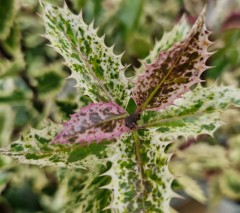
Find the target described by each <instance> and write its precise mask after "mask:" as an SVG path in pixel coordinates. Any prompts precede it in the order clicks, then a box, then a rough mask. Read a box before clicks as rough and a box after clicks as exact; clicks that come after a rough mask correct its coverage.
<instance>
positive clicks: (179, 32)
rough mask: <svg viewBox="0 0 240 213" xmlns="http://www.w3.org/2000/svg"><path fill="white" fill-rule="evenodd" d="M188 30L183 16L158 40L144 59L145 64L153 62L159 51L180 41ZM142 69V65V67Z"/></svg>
mask: <svg viewBox="0 0 240 213" xmlns="http://www.w3.org/2000/svg"><path fill="white" fill-rule="evenodd" d="M188 32H189V25H188V23H187V19H186V17H185V16H183V17H182V18H181V19H180V21H179V22H178V23H177V24H176V25H175V26H174V28H173V29H172V30H171V31H169V32H166V33H164V34H163V36H162V38H161V40H160V41H158V42H157V43H156V44H155V46H154V48H153V50H152V51H151V52H150V54H149V55H148V56H147V57H146V58H145V59H144V63H145V64H151V63H153V62H154V61H155V60H156V59H157V58H158V56H159V52H160V51H166V50H168V49H169V48H171V47H172V46H173V45H174V44H176V43H178V42H181V41H182V40H183V39H184V38H185V37H186V36H187V33H188ZM143 69H144V67H143Z"/></svg>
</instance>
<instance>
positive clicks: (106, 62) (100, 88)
mask: <svg viewBox="0 0 240 213" xmlns="http://www.w3.org/2000/svg"><path fill="white" fill-rule="evenodd" d="M41 5H42V8H43V10H44V14H43V20H44V22H45V27H46V32H47V34H46V35H45V37H46V38H47V39H49V41H50V42H51V46H52V47H53V48H54V49H55V50H56V51H57V52H58V53H60V54H61V55H62V56H63V57H64V59H65V60H66V65H67V66H69V68H70V69H71V71H72V74H71V76H70V77H71V78H74V79H75V80H76V81H77V85H76V86H79V87H81V88H83V89H84V90H83V91H84V94H85V95H88V96H89V97H90V98H91V99H92V100H93V101H94V102H98V101H105V102H109V101H113V102H115V103H117V104H119V105H121V106H123V107H126V105H127V103H128V100H129V92H128V90H127V89H126V88H127V80H126V78H125V75H124V71H125V69H126V67H125V66H123V65H122V63H121V58H122V55H115V54H114V52H113V47H111V48H109V47H107V46H106V45H105V43H104V36H103V37H101V38H100V37H98V35H97V29H95V28H94V23H93V22H92V23H91V24H90V25H87V24H85V22H84V21H83V18H82V14H79V15H74V14H73V13H72V12H71V11H70V10H69V9H67V8H66V7H64V8H57V7H54V6H52V5H50V4H48V3H45V2H41Z"/></svg>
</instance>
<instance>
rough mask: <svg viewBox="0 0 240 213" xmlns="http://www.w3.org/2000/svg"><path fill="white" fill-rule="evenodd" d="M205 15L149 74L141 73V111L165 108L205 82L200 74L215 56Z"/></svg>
mask: <svg viewBox="0 0 240 213" xmlns="http://www.w3.org/2000/svg"><path fill="white" fill-rule="evenodd" d="M204 17H205V10H204V11H203V12H202V14H201V15H200V16H199V18H198V20H197V21H196V23H195V25H194V26H193V28H192V30H191V31H190V32H189V34H188V36H187V37H186V38H185V39H184V40H183V41H182V42H180V43H178V44H176V45H174V46H173V47H171V48H170V49H169V50H167V51H162V52H160V55H159V57H158V59H157V60H156V61H155V62H154V63H152V64H150V65H148V64H147V65H146V71H145V73H143V74H142V75H139V76H138V79H137V82H136V84H135V86H134V88H133V89H132V93H133V94H132V97H133V99H134V100H135V102H136V104H137V105H138V111H143V110H144V109H148V110H149V109H152V110H157V109H163V108H165V107H166V106H169V105H170V104H172V103H173V101H174V100H175V99H176V98H178V97H179V96H180V95H182V94H183V93H185V92H187V91H188V90H189V88H190V87H191V86H192V85H194V84H196V83H198V82H200V81H201V79H200V75H201V74H202V72H203V71H205V70H206V69H207V68H208V67H207V66H206V65H205V62H206V60H207V59H208V57H209V56H210V55H211V54H210V53H208V52H207V49H208V47H209V46H210V44H211V42H210V41H209V40H208V35H209V32H208V31H207V29H206V26H205V22H204Z"/></svg>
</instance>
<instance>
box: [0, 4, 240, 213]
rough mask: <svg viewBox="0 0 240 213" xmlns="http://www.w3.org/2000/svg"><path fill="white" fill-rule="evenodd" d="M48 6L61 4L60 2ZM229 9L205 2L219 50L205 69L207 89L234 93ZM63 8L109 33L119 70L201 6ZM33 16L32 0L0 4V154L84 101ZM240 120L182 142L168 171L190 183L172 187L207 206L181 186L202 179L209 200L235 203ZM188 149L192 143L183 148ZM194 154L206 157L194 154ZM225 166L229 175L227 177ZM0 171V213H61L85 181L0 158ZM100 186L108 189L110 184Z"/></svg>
mask: <svg viewBox="0 0 240 213" xmlns="http://www.w3.org/2000/svg"><path fill="white" fill-rule="evenodd" d="M48 2H50V3H52V4H54V5H62V4H63V1H62V0H51V1H50V0H49V1H48ZM216 2H217V3H216ZM226 2H228V1H224V0H221V1H209V7H208V11H210V12H209V13H208V19H207V20H208V21H209V23H208V25H209V27H211V29H212V30H213V31H214V36H213V37H214V39H216V41H217V42H216V44H215V45H214V47H212V48H213V49H217V48H219V47H220V48H221V49H220V50H219V51H218V53H216V54H215V55H214V56H213V57H212V58H211V59H210V60H209V64H210V65H213V66H216V68H213V69H211V70H209V71H207V72H206V74H204V75H205V76H204V78H205V79H207V84H211V83H212V82H213V81H215V80H216V78H218V79H219V81H220V80H221V82H224V83H225V84H233V83H234V84H236V85H238V86H239V78H240V73H239V72H240V70H239V67H240V66H239V63H240V60H239V59H240V53H239V51H240V49H239V45H240V30H239V29H238V27H239V24H240V21H239V17H240V15H239V14H240V9H238V8H239V6H240V3H239V1H237V0H232V1H231V3H229V2H228V4H226ZM66 3H67V5H68V6H69V7H70V8H71V10H72V11H73V12H75V13H78V12H79V11H80V10H83V17H84V19H85V21H86V22H87V23H90V22H91V21H92V19H93V18H94V20H95V26H101V27H100V31H99V35H101V34H103V32H107V35H106V39H105V41H106V43H107V45H109V46H110V45H112V44H113V43H115V44H116V46H115V49H114V51H115V53H121V52H122V51H123V50H125V49H126V52H125V54H124V57H123V63H125V64H129V63H132V64H134V65H135V66H136V67H138V66H139V62H138V61H137V58H142V59H143V58H144V57H146V55H148V53H149V50H150V49H151V48H152V47H153V46H154V41H155V40H156V39H160V38H161V36H162V34H163V29H164V30H169V29H171V28H172V26H174V24H175V23H176V22H177V20H178V19H179V18H180V17H181V15H182V13H183V12H184V11H188V13H187V17H188V20H189V22H190V23H192V22H193V20H194V19H195V18H196V16H197V14H198V13H199V12H200V11H201V8H202V7H203V4H204V1H194V0H185V1H183V0H168V1H165V0H161V1H159V0H149V1H144V0H131V1H128V0H101V1H94V0H88V1H87V0H68V1H66ZM226 5H227V6H226ZM37 13H41V10H40V6H39V3H38V1H37V0H1V4H0V146H1V147H4V146H6V145H8V144H9V143H10V142H12V141H14V140H16V139H17V138H19V137H20V133H24V132H27V131H28V129H29V126H32V127H36V128H41V127H43V126H44V123H42V122H41V121H42V120H48V119H50V120H52V121H56V122H61V119H62V117H64V118H68V116H69V114H71V113H73V112H74V110H75V109H78V108H79V107H80V106H84V105H86V104H87V103H88V102H89V99H88V98H87V97H85V96H82V95H81V91H79V89H73V87H72V86H73V85H74V82H73V81H72V80H65V79H64V78H65V77H67V76H68V75H69V73H70V71H69V70H68V68H67V67H65V66H63V63H62V61H63V60H62V58H61V57H60V56H59V55H58V54H57V53H56V52H55V51H54V50H52V49H51V48H49V47H47V46H46V44H48V41H47V40H46V39H45V38H43V37H41V36H40V35H42V34H44V27H43V23H42V20H41V19H40V17H39V16H38V15H37ZM219 17H220V18H219ZM238 44H239V45H238ZM133 72H134V70H133V67H130V68H129V69H128V70H127V73H126V75H129V76H130V75H132V74H133ZM219 76H220V77H219ZM239 114H240V112H239V111H238V110H237V109H231V110H229V111H228V112H227V113H225V115H224V117H223V119H225V120H230V121H231V122H229V123H230V125H229V126H225V127H223V128H221V129H220V130H218V131H217V133H216V138H217V139H216V140H213V139H212V138H209V137H206V136H202V137H200V139H199V141H197V143H195V142H194V145H191V146H188V145H186V142H185V141H184V142H179V144H180V145H179V151H178V152H176V156H175V157H174V158H173V163H172V171H173V172H174V173H176V174H179V171H181V172H182V173H183V175H186V178H188V179H186V180H185V181H184V178H182V179H179V183H180V185H179V184H178V183H177V184H176V186H177V188H179V187H182V188H184V189H185V191H186V192H187V193H188V194H190V195H191V196H194V198H195V199H197V200H199V201H201V202H203V203H205V204H206V202H207V201H206V199H205V198H204V196H203V195H202V196H201V195H200V196H196V193H192V190H191V187H189V185H188V184H186V183H189V179H190V180H193V178H195V179H196V181H199V179H200V180H202V181H204V182H206V183H207V184H208V185H209V189H210V192H211V193H210V197H211V198H212V199H213V201H215V200H217V199H219V196H220V195H221V197H222V196H227V197H229V198H231V199H234V200H237V201H239V199H240V195H239V190H236V188H237V189H238V188H239V187H240V183H239V177H240V171H239V159H238V153H237V150H238V149H237V147H238V146H239V141H240V139H239V132H240V128H239V127H240V116H239ZM232 118H234V120H233V119H232ZM192 143H193V142H192V140H189V141H188V142H187V144H192ZM183 147H184V148H183ZM188 147H189V148H188ZM16 148H17V147H16ZM194 150H203V151H202V152H197V153H196V152H194ZM202 153H211V154H209V155H208V156H207V159H206V156H201V154H202ZM223 156H224V157H223ZM225 156H226V157H225ZM203 158H204V159H205V161H203V160H202V159H203ZM209 158H210V159H209ZM216 158H218V159H219V161H217V162H218V164H215V165H214V163H212V161H213V160H214V161H215V160H216ZM220 160H221V161H220ZM220 162H221V163H220ZM192 164H194V165H193V166H192ZM186 165H188V166H186ZM229 166H230V168H231V169H229V170H225V168H226V167H229ZM0 167H1V172H0V192H1V197H0V212H37V211H38V212H39V211H40V212H41V211H42V212H60V211H63V209H64V208H65V205H66V203H71V195H73V194H76V193H77V191H78V190H79V189H80V188H81V186H79V182H81V181H82V180H84V179H85V178H86V177H84V176H83V175H81V176H80V175H79V174H80V172H79V171H78V170H72V171H71V172H70V173H69V172H66V171H65V170H64V169H57V170H56V169H54V168H50V167H48V168H41V169H39V168H36V167H35V166H27V165H16V164H15V162H14V161H12V160H10V159H9V158H6V157H1V158H0ZM96 173H97V171H96ZM209 173H210V175H209ZM81 174H82V173H81ZM203 174H204V175H203ZM86 175H87V174H86ZM59 178H60V180H61V181H59ZM92 178H94V177H92ZM93 181H95V183H96V184H103V183H98V182H97V180H93ZM104 181H106V183H107V182H108V179H107V178H106V180H104ZM193 182H194V181H193ZM194 183H196V182H194ZM194 183H193V184H194ZM196 187H197V189H198V190H199V191H200V190H201V189H199V187H198V186H196ZM201 193H203V192H199V194H201ZM66 198H68V199H69V200H68V199H66ZM106 202H107V201H106ZM212 203H213V202H212ZM76 212H78V210H76Z"/></svg>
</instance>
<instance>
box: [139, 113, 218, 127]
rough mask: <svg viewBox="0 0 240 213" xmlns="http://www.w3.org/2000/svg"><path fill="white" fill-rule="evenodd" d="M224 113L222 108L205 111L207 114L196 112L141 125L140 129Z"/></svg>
mask: <svg viewBox="0 0 240 213" xmlns="http://www.w3.org/2000/svg"><path fill="white" fill-rule="evenodd" d="M222 111H223V109H222V108H216V109H215V110H210V111H205V112H204V111H200V112H196V113H194V114H187V115H182V116H176V117H171V118H164V119H161V120H159V121H156V122H152V123H147V124H142V125H139V126H138V128H139V129H144V128H149V127H157V125H161V124H163V123H167V122H170V121H175V120H179V119H183V118H188V117H198V116H201V115H203V114H212V113H214V112H219V113H220V112H222Z"/></svg>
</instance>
